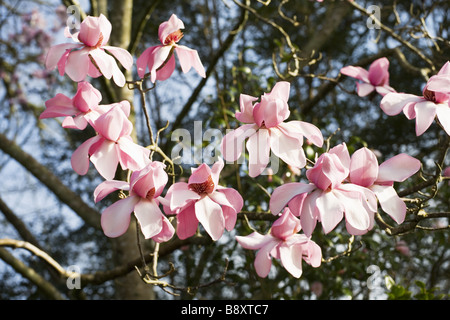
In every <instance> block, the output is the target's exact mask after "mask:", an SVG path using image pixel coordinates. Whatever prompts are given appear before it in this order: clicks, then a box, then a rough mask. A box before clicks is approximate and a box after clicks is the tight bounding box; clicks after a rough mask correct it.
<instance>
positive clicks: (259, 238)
mask: <svg viewBox="0 0 450 320" xmlns="http://www.w3.org/2000/svg"><path fill="white" fill-rule="evenodd" d="M300 229H301V228H300V221H299V220H298V218H296V217H295V216H294V215H293V214H292V212H291V211H290V210H289V208H286V209H284V211H283V213H282V214H281V216H280V218H278V219H277V220H276V221H275V222H274V223H273V225H272V228H271V229H270V232H269V233H268V234H266V235H261V234H259V233H258V232H256V231H255V232H253V233H252V234H250V235H248V236H236V240H237V242H238V243H239V244H240V245H241V246H242V247H243V248H245V249H250V250H258V252H257V254H256V257H255V261H254V266H255V270H256V273H257V274H258V276H260V277H262V278H265V277H267V275H268V274H269V271H270V268H271V266H272V258H274V259H279V260H280V261H281V264H282V265H283V267H284V268H285V269H286V270H287V271H288V272H289V273H290V274H291V275H292V276H294V277H296V278H300V277H301V275H302V272H303V270H302V261H303V260H304V261H305V262H306V263H308V264H310V265H312V266H313V267H315V268H317V267H319V266H320V264H321V262H322V250H321V249H320V247H319V246H318V245H317V244H316V243H315V242H314V241H312V240H311V239H310V238H309V237H307V236H306V235H304V234H299V233H298V232H299V231H300Z"/></svg>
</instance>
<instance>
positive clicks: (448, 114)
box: [436, 103, 450, 136]
mask: <svg viewBox="0 0 450 320" xmlns="http://www.w3.org/2000/svg"><path fill="white" fill-rule="evenodd" d="M436 115H437V117H438V119H439V122H440V123H441V125H442V126H443V127H444V130H445V132H447V134H448V135H449V136H450V106H449V105H446V104H443V103H441V104H438V105H436Z"/></svg>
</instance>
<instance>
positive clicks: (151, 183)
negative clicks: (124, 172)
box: [130, 161, 169, 198]
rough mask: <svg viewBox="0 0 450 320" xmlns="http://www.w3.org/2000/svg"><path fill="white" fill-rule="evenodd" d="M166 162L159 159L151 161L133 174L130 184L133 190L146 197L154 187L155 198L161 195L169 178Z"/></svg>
mask: <svg viewBox="0 0 450 320" xmlns="http://www.w3.org/2000/svg"><path fill="white" fill-rule="evenodd" d="M165 167H166V165H165V164H163V163H162V162H159V161H151V162H150V161H149V162H148V164H147V165H145V166H144V167H143V168H142V169H141V170H137V171H134V172H133V173H132V174H131V178H130V186H131V189H133V192H136V193H137V194H138V195H139V196H140V197H142V198H145V197H147V194H148V192H149V191H150V190H152V189H154V194H153V198H157V197H159V196H160V195H161V193H162V191H163V189H164V187H165V185H166V184H167V181H168V179H169V177H168V175H167V173H166V171H164V168H165Z"/></svg>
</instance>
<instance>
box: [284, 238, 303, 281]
mask: <svg viewBox="0 0 450 320" xmlns="http://www.w3.org/2000/svg"><path fill="white" fill-rule="evenodd" d="M279 250H280V260H281V263H282V264H283V267H284V268H285V269H286V270H287V271H288V272H289V273H290V274H291V275H292V276H293V277H294V278H300V277H301V275H302V272H303V270H302V254H303V250H302V247H301V246H298V245H297V246H296V245H291V246H288V245H286V244H281V245H280V246H279Z"/></svg>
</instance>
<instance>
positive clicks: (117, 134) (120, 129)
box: [71, 107, 150, 180]
mask: <svg viewBox="0 0 450 320" xmlns="http://www.w3.org/2000/svg"><path fill="white" fill-rule="evenodd" d="M92 127H93V128H94V129H95V131H96V132H97V133H98V134H97V135H96V136H94V137H92V138H90V139H88V140H86V141H85V142H83V143H82V144H81V145H80V146H79V147H78V148H77V149H76V150H75V152H74V153H73V154H72V159H71V163H72V168H73V169H74V170H75V172H77V173H78V174H80V175H84V174H86V173H87V171H88V169H89V160H90V161H91V162H92V163H93V164H94V166H95V168H96V169H97V171H98V172H99V173H100V175H102V176H103V177H104V178H105V179H107V180H112V179H113V178H114V175H115V173H116V169H117V166H118V164H119V163H120V165H121V167H122V169H124V170H126V169H131V170H132V171H136V170H140V169H142V168H143V167H145V165H146V164H147V163H148V162H149V156H150V150H148V149H146V148H144V147H142V146H139V145H137V144H136V143H134V142H133V139H132V138H131V136H130V134H131V132H132V131H133V125H132V123H131V121H129V120H128V118H127V115H126V114H125V113H124V111H123V110H122V108H120V107H113V108H111V110H109V111H108V112H106V113H104V114H102V115H100V116H99V117H98V118H97V119H96V120H95V121H93V123H92Z"/></svg>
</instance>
